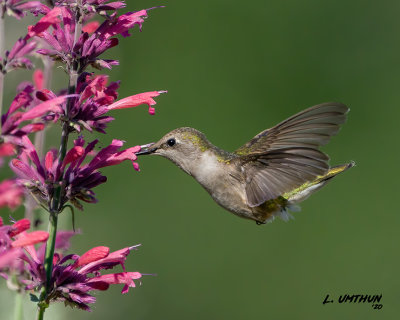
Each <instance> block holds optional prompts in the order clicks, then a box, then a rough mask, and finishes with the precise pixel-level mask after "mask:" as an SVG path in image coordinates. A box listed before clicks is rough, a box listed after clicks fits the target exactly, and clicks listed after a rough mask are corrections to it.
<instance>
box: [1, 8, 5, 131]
mask: <svg viewBox="0 0 400 320" xmlns="http://www.w3.org/2000/svg"><path fill="white" fill-rule="evenodd" d="M0 10H1V16H0V56H3V54H4V14H3V10H4V8H3V6H0ZM3 91H4V73H3V71H2V70H0V116H1V115H2V110H3ZM0 135H1V121H0Z"/></svg>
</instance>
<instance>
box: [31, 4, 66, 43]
mask: <svg viewBox="0 0 400 320" xmlns="http://www.w3.org/2000/svg"><path fill="white" fill-rule="evenodd" d="M60 14H61V8H59V7H55V8H53V9H52V10H50V11H49V12H48V13H47V14H46V15H45V16H44V17H43V18H41V19H40V20H39V21H38V22H37V23H36V24H35V25H33V26H29V27H28V34H27V35H26V37H25V40H28V39H29V38H32V37H34V36H39V37H40V36H41V34H42V32H43V31H45V30H47V29H48V28H49V27H50V26H51V25H55V24H59V23H60V19H59V18H58V16H59V15H60Z"/></svg>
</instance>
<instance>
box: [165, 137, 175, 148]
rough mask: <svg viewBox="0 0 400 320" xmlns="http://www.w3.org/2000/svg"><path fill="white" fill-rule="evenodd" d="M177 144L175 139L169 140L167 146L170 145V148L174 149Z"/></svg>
mask: <svg viewBox="0 0 400 320" xmlns="http://www.w3.org/2000/svg"><path fill="white" fill-rule="evenodd" d="M175 143H176V141H175V139H174V138H172V139H168V140H167V144H168V145H169V146H170V147H172V146H173V145H174V144H175Z"/></svg>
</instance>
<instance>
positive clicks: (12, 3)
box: [2, 0, 42, 19]
mask: <svg viewBox="0 0 400 320" xmlns="http://www.w3.org/2000/svg"><path fill="white" fill-rule="evenodd" d="M2 2H3V3H2V5H3V6H4V8H3V9H2V10H3V12H4V13H7V14H8V15H9V16H14V17H15V18H17V19H21V18H23V17H24V16H25V14H26V11H30V12H36V11H40V10H41V8H42V4H41V3H40V1H25V0H5V1H2Z"/></svg>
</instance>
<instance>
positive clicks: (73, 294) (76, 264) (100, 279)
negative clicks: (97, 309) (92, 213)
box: [25, 246, 142, 311]
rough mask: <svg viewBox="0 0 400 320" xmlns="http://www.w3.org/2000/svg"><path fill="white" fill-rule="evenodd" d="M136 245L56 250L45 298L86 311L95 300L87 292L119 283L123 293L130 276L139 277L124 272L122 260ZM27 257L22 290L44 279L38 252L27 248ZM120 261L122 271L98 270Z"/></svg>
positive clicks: (130, 284)
mask: <svg viewBox="0 0 400 320" xmlns="http://www.w3.org/2000/svg"><path fill="white" fill-rule="evenodd" d="M136 247H137V246H133V247H127V248H124V249H121V250H118V251H114V252H111V253H110V249H109V248H108V247H103V246H101V247H95V248H92V249H90V250H89V251H87V252H86V253H84V254H83V255H81V256H79V255H77V254H69V255H67V256H65V257H62V256H61V255H60V254H58V253H56V254H55V255H54V258H53V273H52V278H51V282H50V288H51V289H50V291H49V293H48V298H47V299H48V302H51V301H61V302H64V303H65V304H66V305H69V306H71V307H78V308H80V309H83V310H86V311H90V307H89V304H92V303H94V302H96V298H95V297H94V296H92V295H91V294H90V293H89V292H91V291H94V290H101V291H104V290H107V289H108V288H109V286H110V284H123V285H124V287H123V289H122V293H127V292H128V290H129V287H135V286H136V284H135V282H134V280H137V279H140V278H141V277H142V274H141V273H139V272H127V271H126V270H125V260H126V258H127V256H128V255H129V253H130V252H131V251H132V250H133V249H135V248H136ZM29 253H30V257H29V259H26V260H25V261H26V262H27V263H28V264H29V268H30V274H31V281H25V283H26V284H27V285H26V287H25V289H26V290H35V291H38V290H39V289H40V288H41V287H42V286H43V284H44V283H45V281H46V280H45V275H44V273H43V271H42V270H43V265H42V263H41V261H42V260H40V259H38V253H36V252H35V251H34V250H32V248H31V250H30V251H29ZM118 265H121V267H122V270H123V272H120V273H112V274H103V275H101V273H100V271H101V270H105V269H112V268H114V267H116V266H118Z"/></svg>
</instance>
